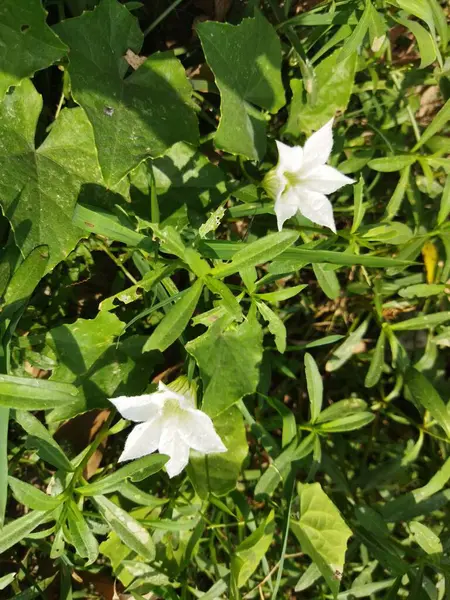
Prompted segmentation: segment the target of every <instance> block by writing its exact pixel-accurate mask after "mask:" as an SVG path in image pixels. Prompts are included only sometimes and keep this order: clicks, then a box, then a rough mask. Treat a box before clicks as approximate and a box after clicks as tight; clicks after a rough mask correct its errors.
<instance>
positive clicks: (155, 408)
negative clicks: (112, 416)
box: [109, 392, 164, 422]
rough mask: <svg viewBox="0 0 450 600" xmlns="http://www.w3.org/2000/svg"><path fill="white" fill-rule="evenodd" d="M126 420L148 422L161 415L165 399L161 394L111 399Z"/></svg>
mask: <svg viewBox="0 0 450 600" xmlns="http://www.w3.org/2000/svg"><path fill="white" fill-rule="evenodd" d="M109 401H110V402H111V403H112V404H114V406H115V407H116V408H117V410H118V411H119V412H120V414H121V415H122V417H123V418H124V419H128V420H129V421H137V422H140V421H148V420H149V419H152V418H153V417H155V416H156V415H157V414H159V412H160V410H161V407H162V405H163V404H164V399H163V397H162V395H161V394H160V393H159V392H155V393H154V394H142V396H119V397H118V398H110V399H109Z"/></svg>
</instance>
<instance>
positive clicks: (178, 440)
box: [110, 377, 227, 477]
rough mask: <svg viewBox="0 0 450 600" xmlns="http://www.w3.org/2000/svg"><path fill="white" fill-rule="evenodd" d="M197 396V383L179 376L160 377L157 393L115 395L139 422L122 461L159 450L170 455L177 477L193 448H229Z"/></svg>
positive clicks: (114, 401)
mask: <svg viewBox="0 0 450 600" xmlns="http://www.w3.org/2000/svg"><path fill="white" fill-rule="evenodd" d="M195 396H196V392H195V387H193V386H192V385H189V383H188V381H187V379H186V378H185V377H179V378H178V379H177V380H176V381H174V382H173V383H172V384H171V385H170V386H166V385H164V383H162V382H161V381H160V382H159V384H158V391H157V392H154V393H153V394H143V395H142V396H120V397H119V398H111V399H110V402H112V404H114V406H115V407H116V408H117V410H118V411H119V412H120V414H121V415H122V416H123V417H124V418H125V419H128V420H130V421H134V422H137V423H139V425H135V427H134V428H133V430H132V431H131V433H130V435H129V436H128V438H127V440H126V442H125V448H124V451H123V452H122V454H121V456H120V458H119V462H122V461H125V460H134V459H136V458H140V457H141V456H145V455H147V454H151V453H152V452H155V450H159V452H161V454H167V455H168V456H169V457H170V460H169V461H168V462H167V463H166V470H167V473H168V475H169V477H174V476H175V475H178V474H179V473H181V471H182V470H183V469H184V468H185V467H186V465H187V464H188V462H189V451H190V449H191V448H192V449H193V450H196V451H197V452H200V453H201V454H213V453H216V452H226V451H227V449H226V447H225V446H224V444H223V442H222V440H221V439H220V437H219V436H218V435H217V433H216V431H215V429H214V425H213V422H212V421H211V419H210V417H208V415H207V414H205V413H204V412H202V411H201V410H198V409H197V408H196V407H195V404H196V397H195Z"/></svg>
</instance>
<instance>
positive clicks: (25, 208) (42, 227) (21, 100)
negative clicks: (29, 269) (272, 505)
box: [0, 81, 101, 271]
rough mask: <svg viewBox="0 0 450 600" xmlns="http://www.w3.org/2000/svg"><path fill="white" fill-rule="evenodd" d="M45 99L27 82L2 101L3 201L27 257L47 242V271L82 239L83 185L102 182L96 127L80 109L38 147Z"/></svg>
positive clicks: (67, 112) (69, 112) (64, 116)
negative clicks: (77, 220)
mask: <svg viewBox="0 0 450 600" xmlns="http://www.w3.org/2000/svg"><path fill="white" fill-rule="evenodd" d="M41 109H42V97H41V96H40V95H39V94H38V93H37V91H36V89H35V88H34V86H33V84H32V83H31V82H30V81H24V82H23V83H22V85H20V87H16V88H15V89H14V91H13V92H12V93H11V94H8V95H7V96H6V97H5V99H4V100H3V102H2V103H0V140H1V150H2V151H1V154H0V199H1V200H0V203H1V206H2V209H3V212H4V214H5V216H6V217H7V218H8V219H9V221H10V222H11V224H12V226H13V229H14V233H15V240H16V243H17V245H18V246H19V248H20V250H21V252H22V254H23V255H24V256H26V255H27V254H29V253H30V252H31V251H32V250H33V249H34V248H35V247H36V246H40V245H45V244H47V245H48V247H49V251H50V258H49V261H48V265H47V270H48V271H49V270H51V269H52V268H53V267H54V266H55V265H56V264H57V263H58V262H60V261H61V260H63V259H64V258H65V257H66V256H67V255H68V254H69V252H70V251H71V250H72V249H73V248H74V247H75V245H76V244H77V242H78V241H79V240H80V238H81V237H82V236H83V235H84V234H83V232H82V230H80V229H78V227H76V226H74V225H72V223H71V221H72V213H73V210H74V207H75V204H76V201H77V198H78V194H79V192H80V188H81V186H82V184H83V183H101V174H100V169H99V167H98V161H97V153H96V150H95V145H94V138H93V135H92V129H91V126H90V124H89V121H88V120H87V118H86V115H85V114H84V112H83V111H82V110H81V109H63V110H62V111H61V113H60V115H59V117H58V119H57V120H56V121H55V123H54V124H53V127H52V129H51V131H50V133H49V134H48V136H47V138H46V139H45V140H44V142H43V143H42V144H41V145H40V146H39V147H38V148H36V147H35V136H36V126H37V122H38V118H39V115H40V112H41Z"/></svg>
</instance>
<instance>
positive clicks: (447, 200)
mask: <svg viewBox="0 0 450 600" xmlns="http://www.w3.org/2000/svg"><path fill="white" fill-rule="evenodd" d="M449 213H450V177H447V179H446V181H445V186H444V190H443V192H442V198H441V204H440V206H439V213H438V217H437V224H438V225H442V223H445V221H446V219H447V217H448V215H449Z"/></svg>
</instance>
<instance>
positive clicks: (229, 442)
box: [188, 406, 248, 498]
mask: <svg viewBox="0 0 450 600" xmlns="http://www.w3.org/2000/svg"><path fill="white" fill-rule="evenodd" d="M213 422H214V428H215V430H216V431H217V433H218V435H219V436H220V438H221V440H222V441H223V443H224V444H225V446H226V448H227V449H228V450H227V452H223V453H220V454H209V455H207V456H202V455H200V454H198V453H197V452H194V451H191V458H190V463H189V467H188V474H189V478H190V479H191V481H192V483H193V485H194V487H195V491H196V492H197V494H198V495H199V496H200V497H201V498H207V497H208V495H209V494H210V493H212V494H214V495H215V496H224V495H225V494H228V493H229V492H231V491H232V490H234V488H235V487H236V480H237V478H238V476H239V473H240V470H241V467H242V462H243V461H244V459H245V457H246V456H247V453H248V443H247V436H246V433H245V427H244V422H243V420H242V415H241V413H240V411H239V409H238V408H237V407H235V406H232V407H231V408H229V409H228V410H226V411H224V412H223V413H221V414H220V415H219V416H218V417H215V418H214V419H213Z"/></svg>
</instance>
